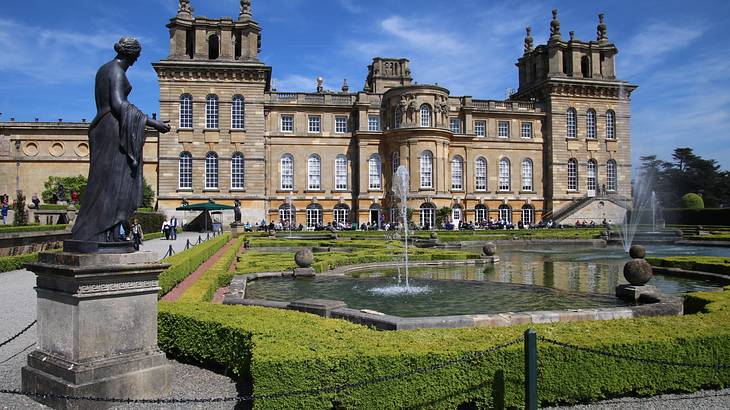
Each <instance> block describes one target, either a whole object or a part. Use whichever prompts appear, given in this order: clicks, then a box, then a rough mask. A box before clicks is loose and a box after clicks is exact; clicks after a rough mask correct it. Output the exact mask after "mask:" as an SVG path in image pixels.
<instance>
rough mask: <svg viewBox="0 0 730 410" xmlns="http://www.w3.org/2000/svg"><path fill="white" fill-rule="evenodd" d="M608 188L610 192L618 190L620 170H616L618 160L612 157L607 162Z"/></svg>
mask: <svg viewBox="0 0 730 410" xmlns="http://www.w3.org/2000/svg"><path fill="white" fill-rule="evenodd" d="M606 190H607V191H610V192H616V191H618V172H617V170H616V161H614V160H612V159H610V160H608V162H607V163H606Z"/></svg>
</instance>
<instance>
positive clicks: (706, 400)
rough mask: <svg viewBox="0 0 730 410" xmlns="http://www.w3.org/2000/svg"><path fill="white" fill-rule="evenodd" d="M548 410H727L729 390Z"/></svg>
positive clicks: (632, 399)
mask: <svg viewBox="0 0 730 410" xmlns="http://www.w3.org/2000/svg"><path fill="white" fill-rule="evenodd" d="M548 409H550V410H563V409H572V410H699V409H702V410H716V409H717V410H727V409H730V389H725V390H714V391H700V392H697V393H692V394H665V395H661V396H656V397H647V398H623V399H615V400H607V401H603V402H598V403H594V404H586V405H580V406H573V407H549V408H548Z"/></svg>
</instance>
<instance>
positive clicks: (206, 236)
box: [205, 232, 210, 241]
mask: <svg viewBox="0 0 730 410" xmlns="http://www.w3.org/2000/svg"><path fill="white" fill-rule="evenodd" d="M209 239H210V232H208V234H207V235H205V240H206V241H207V240H209Z"/></svg>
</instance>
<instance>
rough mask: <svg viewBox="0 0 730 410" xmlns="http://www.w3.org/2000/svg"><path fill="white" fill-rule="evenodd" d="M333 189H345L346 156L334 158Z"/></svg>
mask: <svg viewBox="0 0 730 410" xmlns="http://www.w3.org/2000/svg"><path fill="white" fill-rule="evenodd" d="M335 190H337V191H346V190H347V157H346V156H344V155H338V156H337V158H335Z"/></svg>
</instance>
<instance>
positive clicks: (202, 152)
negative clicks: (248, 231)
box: [153, 0, 271, 221]
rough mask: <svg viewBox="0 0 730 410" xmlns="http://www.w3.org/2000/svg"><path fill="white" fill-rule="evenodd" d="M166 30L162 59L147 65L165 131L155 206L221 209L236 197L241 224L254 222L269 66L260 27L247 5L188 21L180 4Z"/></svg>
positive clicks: (185, 5)
mask: <svg viewBox="0 0 730 410" xmlns="http://www.w3.org/2000/svg"><path fill="white" fill-rule="evenodd" d="M167 27H168V29H169V30H170V52H169V55H168V57H167V58H166V59H164V60H162V61H160V62H158V63H155V64H153V67H154V69H155V71H156V72H157V76H158V79H159V83H160V115H161V118H162V119H164V120H170V125H171V127H172V132H170V133H169V134H166V135H164V136H162V138H161V140H160V146H159V157H160V159H161V160H160V166H159V168H160V169H159V187H160V189H159V191H160V193H161V194H160V197H159V205H160V207H162V208H164V209H174V208H175V207H177V206H179V205H180V202H181V201H182V200H183V199H188V200H206V199H213V200H215V201H217V202H224V203H228V204H232V202H233V200H234V199H240V200H241V203H242V209H243V210H244V211H243V220H252V221H253V220H261V219H262V218H263V217H264V215H265V211H266V210H265V205H264V201H263V198H264V197H265V196H266V192H265V185H266V184H265V183H264V181H265V166H264V161H265V143H264V132H265V130H264V125H265V124H264V102H265V101H264V100H265V95H266V92H268V91H269V90H270V87H271V67H269V66H266V65H265V64H263V63H262V62H261V61H259V57H258V56H259V50H260V48H261V28H260V26H259V25H258V23H256V21H254V20H253V16H252V13H251V2H250V1H242V2H241V10H240V14H239V18H238V20H233V19H232V18H230V17H226V18H219V19H210V18H207V17H201V16H194V14H193V8H192V7H191V5H190V2H189V1H187V0H181V1H180V8H179V11H178V14H177V15H176V16H175V17H173V18H172V19H171V20H170V23H169V24H168V25H167ZM181 158H182V159H183V160H181ZM206 169H212V170H215V172H217V174H218V178H217V180H214V179H212V178H208V179H206V177H205V175H206V174H205V170H206ZM180 174H185V177H182V178H180V177H179V175H180Z"/></svg>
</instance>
